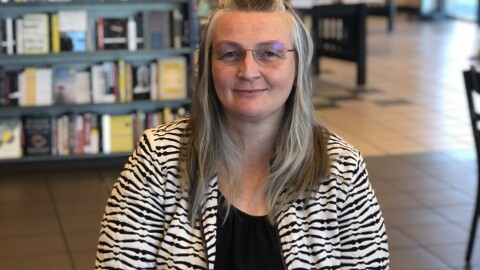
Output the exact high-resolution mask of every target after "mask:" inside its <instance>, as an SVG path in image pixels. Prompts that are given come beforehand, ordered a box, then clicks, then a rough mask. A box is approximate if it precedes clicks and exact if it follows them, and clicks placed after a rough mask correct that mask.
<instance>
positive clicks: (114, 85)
mask: <svg viewBox="0 0 480 270" xmlns="http://www.w3.org/2000/svg"><path fill="white" fill-rule="evenodd" d="M116 69H117V67H116V64H115V63H114V62H111V61H106V62H103V72H104V76H105V86H106V87H105V90H106V92H105V94H104V102H110V103H113V102H116V101H117V94H118V81H117V78H118V77H117V76H116V72H115V70H116Z"/></svg>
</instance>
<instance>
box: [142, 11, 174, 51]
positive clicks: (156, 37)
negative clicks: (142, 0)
mask: <svg viewBox="0 0 480 270" xmlns="http://www.w3.org/2000/svg"><path fill="white" fill-rule="evenodd" d="M147 16H148V19H147V21H148V32H147V33H146V34H147V35H148V36H149V41H150V48H152V49H162V48H170V47H171V35H170V12H168V11H164V10H155V11H150V12H148V13H147Z"/></svg>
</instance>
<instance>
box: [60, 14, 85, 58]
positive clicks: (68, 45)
mask: <svg viewBox="0 0 480 270" xmlns="http://www.w3.org/2000/svg"><path fill="white" fill-rule="evenodd" d="M87 29H88V20H87V12H86V11H85V10H74V11H59V12H58V30H59V34H60V51H72V52H85V51H86V48H87V45H86V44H87Z"/></svg>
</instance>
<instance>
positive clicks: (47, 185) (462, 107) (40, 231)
mask: <svg viewBox="0 0 480 270" xmlns="http://www.w3.org/2000/svg"><path fill="white" fill-rule="evenodd" d="M478 35H479V34H478V33H477V29H476V27H475V25H474V24H473V23H465V22H459V21H437V22H422V21H417V20H415V19H407V18H406V17H405V16H399V17H398V19H397V28H396V31H395V33H393V34H387V33H386V22H385V21H384V19H381V18H369V24H368V81H367V85H366V86H364V87H361V88H357V87H356V85H355V66H354V65H353V64H351V63H345V62H341V61H335V60H322V69H323V73H322V74H321V76H319V77H316V78H314V84H315V86H316V89H317V90H316V92H315V104H316V107H317V115H318V117H319V118H320V119H321V120H322V121H323V122H324V123H325V124H326V125H327V126H328V127H330V128H331V129H332V130H333V131H335V132H337V133H338V134H339V135H341V136H343V137H344V138H346V139H347V140H348V141H349V142H350V143H352V144H353V145H355V146H356V147H357V148H359V149H360V150H361V152H362V153H363V154H364V156H365V157H366V161H367V167H368V169H369V172H370V178H371V181H372V183H373V186H374V188H375V190H376V194H377V196H378V199H379V201H380V205H381V207H382V210H383V213H384V216H385V219H386V223H387V231H388V235H389V244H390V251H391V269H393V270H404V269H405V270H407V269H415V270H420V269H425V270H427V269H431V270H444V269H450V270H452V269H456V270H460V269H464V253H465V248H466V241H467V237H468V230H469V226H470V222H471V215H472V213H473V201H474V197H475V189H476V163H475V158H476V157H475V153H474V152H473V140H472V136H471V132H470V129H469V122H468V115H467V110H466V101H465V99H466V98H465V95H464V87H463V81H462V77H461V71H462V70H463V69H465V68H468V66H469V60H468V59H469V58H470V56H472V55H473V52H474V50H475V47H476V42H477V39H480V38H479V37H478ZM120 169H121V168H114V169H105V170H101V171H91V172H88V171H85V170H84V171H70V172H49V173H26V172H23V173H16V174H8V175H1V176H0V178H1V181H0V269H2V270H3V269H8V270H10V269H37V270H42V269H62V270H68V269H76V270H81V269H82V270H83V269H92V268H93V261H94V254H95V247H96V242H97V235H98V230H99V224H100V219H101V215H102V211H103V208H104V205H105V202H106V199H107V196H108V194H109V192H110V189H111V185H112V183H113V181H114V180H115V179H116V177H117V176H118V173H119V171H120ZM476 244H477V247H476V249H475V251H474V257H473V266H472V268H471V269H480V233H479V234H478V237H477V243H476Z"/></svg>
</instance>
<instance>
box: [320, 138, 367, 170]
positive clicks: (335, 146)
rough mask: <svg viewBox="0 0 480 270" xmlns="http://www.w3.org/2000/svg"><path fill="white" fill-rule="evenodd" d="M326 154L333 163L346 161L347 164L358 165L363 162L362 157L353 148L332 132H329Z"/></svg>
mask: <svg viewBox="0 0 480 270" xmlns="http://www.w3.org/2000/svg"><path fill="white" fill-rule="evenodd" d="M327 152H328V156H329V157H330V160H331V161H332V162H333V163H335V162H346V161H348V163H355V164H358V163H359V162H360V161H361V160H363V157H362V155H361V154H360V152H359V151H358V150H357V149H356V148H355V147H354V146H352V145H351V144H349V143H348V142H347V141H346V140H344V139H343V138H342V137H341V136H339V135H337V134H336V133H334V132H330V137H329V139H328V144H327Z"/></svg>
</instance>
